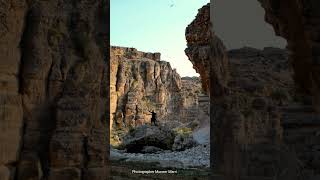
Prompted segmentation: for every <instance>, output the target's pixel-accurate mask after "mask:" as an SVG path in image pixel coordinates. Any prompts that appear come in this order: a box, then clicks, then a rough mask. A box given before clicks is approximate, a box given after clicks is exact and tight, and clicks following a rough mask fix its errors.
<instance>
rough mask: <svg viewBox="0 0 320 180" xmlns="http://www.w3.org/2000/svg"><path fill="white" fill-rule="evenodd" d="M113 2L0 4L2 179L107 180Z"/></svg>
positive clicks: (101, 0) (10, 2)
mask: <svg viewBox="0 0 320 180" xmlns="http://www.w3.org/2000/svg"><path fill="white" fill-rule="evenodd" d="M106 4H107V3H106V1H103V0H94V1H81V2H80V1H73V0H71V1H61V0H57V1H56V0H50V1H27V2H26V1H24V0H23V1H22V0H13V1H1V2H0V14H1V15H0V59H1V61H0V82H1V83H0V107H1V108H0V116H1V118H0V129H1V130H2V133H1V135H0V152H1V153H0V154H1V155H0V179H1V180H8V179H11V178H13V177H16V179H18V180H19V179H41V178H44V179H50V180H51V179H52V180H55V179H61V180H62V179H97V178H99V179H101V178H103V177H106V160H107V159H106V158H107V157H106V156H107V141H106V140H107V139H108V138H107V137H106V136H107V126H106V124H107V123H106V118H107V117H106V112H105V111H106V109H107V108H106V107H105V104H106V99H108V95H107V92H106V91H107V88H104V87H106V85H107V84H108V81H107V80H108V78H107V76H108V70H107V69H108V68H107V67H108V66H107V63H106V62H105V61H104V59H105V58H106V57H105V55H106V54H105V53H104V52H106V50H105V48H107V47H106V44H104V43H103V39H105V38H104V37H103V35H104V34H102V33H106V29H105V28H106V27H105V26H104V24H105V23H104V21H105V18H106V17H107V13H106V12H105V8H106Z"/></svg>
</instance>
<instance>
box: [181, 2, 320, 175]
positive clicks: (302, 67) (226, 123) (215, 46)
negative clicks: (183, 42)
mask: <svg viewBox="0 0 320 180" xmlns="http://www.w3.org/2000/svg"><path fill="white" fill-rule="evenodd" d="M261 3H262V5H263V7H264V8H265V9H266V19H267V21H268V22H271V23H272V24H273V25H274V27H275V30H276V32H277V33H278V34H279V35H282V36H284V37H285V38H286V39H287V40H288V45H289V46H288V51H286V50H281V49H276V48H265V49H263V50H258V49H254V48H242V49H239V50H232V51H230V52H228V54H227V53H226V51H225V50H224V48H221V47H222V46H221V42H220V43H215V42H218V40H217V37H216V36H214V33H213V30H211V33H212V34H213V35H211V37H210V38H211V40H210V41H203V42H204V43H202V44H201V43H199V44H193V43H192V42H193V39H192V38H190V37H197V38H198V39H201V37H202V39H203V40H206V39H207V37H208V35H207V32H208V27H207V26H206V24H208V23H206V22H203V21H199V19H206V17H207V15H206V14H205V13H204V12H206V13H208V11H209V9H208V7H207V10H206V11H205V10H203V9H205V8H206V7H203V8H202V12H201V9H200V11H199V14H198V16H197V17H196V19H195V20H194V21H193V22H192V23H191V24H190V25H189V26H188V28H187V30H186V39H187V41H188V49H187V50H186V53H187V55H188V57H189V59H190V61H192V62H193V64H194V66H195V69H202V72H200V75H201V76H202V77H201V79H202V80H203V82H204V83H209V85H207V88H208V92H210V97H211V99H210V104H211V106H210V107H211V108H210V114H211V116H210V118H211V129H212V131H211V132H212V133H211V141H212V142H213V144H214V148H212V149H211V155H213V158H212V159H214V162H211V163H212V167H215V171H218V172H221V173H222V174H224V178H225V179H232V180H235V179H242V178H244V177H246V178H248V177H252V178H254V179H262V178H274V177H276V178H278V179H317V178H319V174H320V173H319V168H318V167H319V166H317V164H318V163H319V158H317V157H318V155H319V150H317V148H315V147H316V142H317V141H318V139H319V138H318V135H317V133H315V132H316V131H319V125H318V124H317V123H316V122H317V120H318V119H319V114H317V113H316V111H314V109H315V110H317V95H318V91H315V89H317V80H316V79H317V78H316V77H315V74H317V72H318V70H317V69H318V68H317V67H318V66H317V65H316V63H315V62H316V60H314V59H317V58H316V54H317V53H318V50H317V49H316V46H315V44H314V43H315V42H316V40H315V39H314V38H315V37H317V33H315V31H314V30H315V29H316V28H317V24H319V23H317V22H316V18H315V16H316V14H317V13H315V9H317V8H318V7H316V5H318V4H317V3H315V2H307V1H290V2H287V1H274V2H273V1H269V0H261ZM201 16H202V17H201ZM292 17H295V18H292ZM207 20H208V18H207ZM195 22H199V23H200V24H198V25H197V26H194V24H195ZM311 22H313V23H311ZM209 29H210V27H209ZM209 31H210V30H209ZM190 33H191V34H190ZM200 35H201V36H200ZM189 41H190V43H189ZM200 42H201V41H200ZM310 43H311V45H312V46H310ZM204 46H207V47H209V48H208V49H209V51H206V52H205V53H204V54H205V56H209V59H210V61H208V62H212V63H211V64H210V63H209V66H208V63H207V65H205V66H204V65H203V64H205V63H196V62H201V60H202V59H203V58H202V57H201V56H197V55H198V54H199V53H198V52H199V51H196V49H201V48H202V47H204ZM302 46H303V47H302ZM311 47H312V54H311V49H310V48H311ZM190 49H195V51H191V50H190ZM226 54H227V55H226ZM205 56H204V57H205ZM222 57H225V58H222ZM311 59H312V60H313V61H312V63H311V61H310V60H311ZM223 62H225V63H223ZM290 63H292V64H293V70H294V73H295V75H294V78H293V79H292V78H291V76H290V75H291V71H292V70H291V66H290ZM223 64H225V65H227V66H223ZM311 64H313V65H312V67H311ZM204 67H207V68H204ZM307 71H308V72H307ZM222 72H224V73H222ZM225 74H227V75H229V78H221V77H228V76H224V75H225ZM219 77H220V78H219ZM294 85H296V86H297V87H300V93H301V88H302V89H303V88H304V90H303V91H304V93H308V92H309V93H311V94H313V100H312V101H313V107H314V109H312V108H311V107H312V106H311V100H310V98H309V97H308V95H307V96H306V95H305V94H303V95H301V94H300V93H296V88H294ZM303 91H302V92H303ZM308 138H309V140H307V139H308ZM295 142H296V144H295Z"/></svg>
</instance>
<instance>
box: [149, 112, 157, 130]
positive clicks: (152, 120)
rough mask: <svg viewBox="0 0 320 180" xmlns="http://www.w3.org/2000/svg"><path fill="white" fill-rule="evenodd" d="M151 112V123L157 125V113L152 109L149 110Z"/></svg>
mask: <svg viewBox="0 0 320 180" xmlns="http://www.w3.org/2000/svg"><path fill="white" fill-rule="evenodd" d="M149 112H150V113H151V115H152V116H151V125H152V123H153V124H154V125H155V126H157V124H156V121H157V113H155V112H154V111H149Z"/></svg>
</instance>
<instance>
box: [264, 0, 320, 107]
mask: <svg viewBox="0 0 320 180" xmlns="http://www.w3.org/2000/svg"><path fill="white" fill-rule="evenodd" d="M259 1H260V2H261V5H262V7H263V8H264V9H265V11H266V15H265V19H266V21H267V22H268V23H270V24H271V25H273V27H274V30H275V32H276V34H277V35H279V36H282V37H284V38H285V39H286V40H287V42H288V49H289V51H290V56H289V57H290V61H291V64H292V67H293V69H294V80H295V82H296V86H297V89H298V91H299V92H302V93H305V94H310V93H311V94H312V96H313V100H314V103H313V106H314V108H315V110H316V111H317V112H318V113H319V112H320V79H319V77H320V65H319V52H320V45H319V43H320V39H319V37H320V34H319V28H320V19H319V5H320V4H319V1H285V0H281V1H276V0H259Z"/></svg>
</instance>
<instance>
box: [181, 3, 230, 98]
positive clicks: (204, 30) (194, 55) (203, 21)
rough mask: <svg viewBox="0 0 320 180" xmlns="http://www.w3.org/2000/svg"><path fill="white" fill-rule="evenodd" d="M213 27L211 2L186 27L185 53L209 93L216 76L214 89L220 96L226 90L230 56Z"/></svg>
mask: <svg viewBox="0 0 320 180" xmlns="http://www.w3.org/2000/svg"><path fill="white" fill-rule="evenodd" d="M211 27H212V25H211V23H210V4H207V5H205V6H203V7H202V8H201V9H199V12H198V14H197V16H196V17H195V19H194V20H193V21H192V22H191V23H190V24H189V25H188V27H187V28H186V32H185V36H186V40H187V48H186V49H185V53H186V55H187V56H188V58H189V60H190V61H191V62H192V64H193V67H194V69H195V70H196V71H197V72H198V73H199V74H200V77H201V82H202V86H203V89H204V90H205V91H206V92H208V93H209V91H208V90H209V88H210V87H209V85H210V82H209V79H210V78H215V81H214V84H212V86H213V88H212V89H214V93H215V94H216V95H217V96H219V95H222V94H224V93H225V91H226V90H225V88H226V86H227V85H226V84H227V81H228V58H227V53H226V48H225V47H224V45H223V43H222V42H221V40H220V39H219V38H218V37H217V36H215V34H214V32H213V31H211ZM210 44H212V46H211V45H210ZM210 73H212V74H210Z"/></svg>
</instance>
